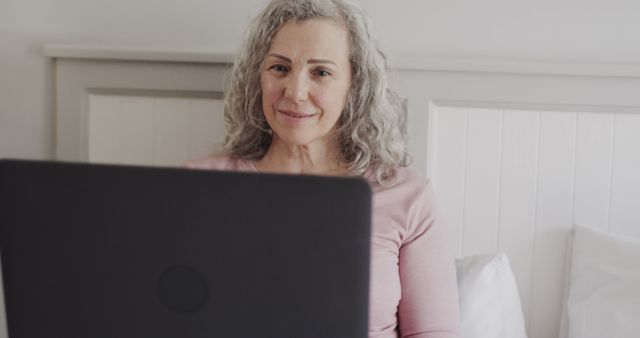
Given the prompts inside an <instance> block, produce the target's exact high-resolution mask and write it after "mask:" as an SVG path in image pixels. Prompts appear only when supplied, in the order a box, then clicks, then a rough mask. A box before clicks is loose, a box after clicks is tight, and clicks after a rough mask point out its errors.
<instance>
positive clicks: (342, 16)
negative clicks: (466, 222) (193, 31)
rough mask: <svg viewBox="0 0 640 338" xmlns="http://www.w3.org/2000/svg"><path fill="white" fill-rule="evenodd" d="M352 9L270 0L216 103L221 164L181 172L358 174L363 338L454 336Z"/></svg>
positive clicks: (382, 82) (433, 225) (363, 28)
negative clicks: (365, 196) (365, 188)
mask: <svg viewBox="0 0 640 338" xmlns="http://www.w3.org/2000/svg"><path fill="white" fill-rule="evenodd" d="M372 41H373V39H372V37H371V35H370V32H369V28H368V25H367V22H366V20H365V18H364V16H363V15H362V13H361V11H360V10H359V9H358V8H357V7H355V6H353V5H351V4H348V3H345V2H343V1H341V0H275V1H272V2H271V3H270V4H269V5H268V6H267V7H266V8H265V9H264V10H263V12H262V13H261V14H260V15H259V16H258V17H257V18H256V19H255V20H254V22H253V26H252V28H251V30H250V35H249V37H248V40H247V41H246V43H245V45H244V46H243V48H242V50H241V52H240V53H239V55H238V57H237V59H236V62H235V64H234V69H233V73H232V77H231V87H230V89H229V90H228V92H227V95H226V98H225V118H226V121H227V129H228V135H227V138H226V141H225V145H224V151H223V154H222V155H216V156H211V157H208V158H204V159H199V160H194V161H191V162H189V163H188V164H187V165H188V166H189V167H192V168H200V169H218V170H241V171H251V172H277V173H292V174H315V175H361V176H364V177H365V178H367V179H368V180H369V181H370V182H371V185H372V188H373V191H374V197H373V221H372V223H373V224H372V227H373V228H372V232H373V238H372V257H371V260H372V263H371V264H372V266H371V295H370V297H371V301H370V319H369V321H370V324H369V336H370V337H385V338H386V337H389V338H391V337H393V338H396V337H413V338H436V337H437V338H444V337H447V338H449V337H457V336H458V325H459V318H458V317H459V313H458V298H457V287H456V276H455V267H454V261H453V258H452V256H451V255H450V253H449V251H448V248H447V243H448V242H447V238H446V229H445V227H444V225H443V224H442V221H441V216H440V214H439V211H438V210H437V208H436V204H435V203H436V201H435V198H434V195H433V192H432V189H431V187H430V185H429V183H428V181H426V180H425V179H423V178H421V177H419V176H418V175H416V174H414V173H413V172H411V171H410V170H408V169H407V168H405V166H406V165H407V162H408V161H407V154H406V142H405V132H404V129H403V128H402V127H401V126H402V125H403V123H404V116H405V111H404V109H403V107H402V105H401V103H400V101H399V100H398V98H397V97H396V95H395V94H394V93H393V92H391V91H390V90H389V89H388V88H387V78H386V70H385V60H384V57H383V56H382V54H381V53H380V52H379V51H378V50H377V49H376V48H375V45H374V44H373V42H372Z"/></svg>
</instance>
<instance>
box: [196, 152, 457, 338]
mask: <svg viewBox="0 0 640 338" xmlns="http://www.w3.org/2000/svg"><path fill="white" fill-rule="evenodd" d="M186 165H187V167H189V168H194V169H209V170H231V171H246V172H257V169H256V166H255V164H254V163H253V162H251V161H247V160H242V159H237V158H231V157H229V156H223V155H217V156H210V157H207V158H203V159H197V160H192V161H189V162H187V164H186ZM396 175H397V177H396V181H395V183H394V184H393V185H391V186H388V187H383V186H381V185H380V184H377V183H375V181H373V180H371V179H370V180H369V181H370V182H371V187H372V190H373V215H372V247H371V278H370V292H371V294H370V303H369V337H370V338H374V337H375V338H399V337H400V338H409V337H411V338H454V337H458V332H459V321H460V320H459V307H458V291H457V284H456V272H455V265H454V260H453V256H452V255H451V253H450V251H449V248H448V244H449V243H448V239H447V230H446V228H445V225H444V224H443V221H442V215H441V213H440V211H439V209H438V207H437V202H436V199H435V195H434V193H433V189H432V188H431V185H430V183H429V181H428V180H426V179H424V178H422V177H420V176H419V175H417V174H415V173H414V172H412V171H411V170H409V169H407V168H398V169H397V172H396Z"/></svg>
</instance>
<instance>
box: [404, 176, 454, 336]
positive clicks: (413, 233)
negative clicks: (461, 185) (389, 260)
mask: <svg viewBox="0 0 640 338" xmlns="http://www.w3.org/2000/svg"><path fill="white" fill-rule="evenodd" d="M417 202H418V203H417V204H416V206H415V210H414V212H412V214H411V215H409V219H408V222H409V228H408V233H407V236H406V238H405V241H404V242H403V245H402V247H401V248H400V257H399V269H400V284H401V290H402V291H401V292H402V294H401V299H400V303H399V305H398V322H399V329H400V336H401V337H402V338H409V337H410V338H455V337H458V336H459V331H460V328H459V326H460V310H459V303H458V287H457V280H456V269H455V262H454V259H453V256H452V254H451V251H450V249H449V239H448V236H447V229H446V226H445V224H444V223H443V219H442V215H441V213H440V211H439V209H438V205H437V201H436V198H435V194H434V193H433V190H432V188H431V185H430V184H428V183H427V184H426V185H425V189H424V191H423V192H422V194H421V198H419V200H418V201H417Z"/></svg>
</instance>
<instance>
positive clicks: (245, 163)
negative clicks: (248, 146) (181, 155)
mask: <svg viewBox="0 0 640 338" xmlns="http://www.w3.org/2000/svg"><path fill="white" fill-rule="evenodd" d="M184 166H185V167H187V168H190V169H201V170H225V171H255V166H254V165H253V163H252V162H251V161H249V160H245V159H241V158H238V157H234V156H231V155H228V154H214V155H209V156H206V157H201V158H196V159H192V160H189V161H187V162H185V164H184Z"/></svg>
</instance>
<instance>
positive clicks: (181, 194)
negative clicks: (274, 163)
mask: <svg viewBox="0 0 640 338" xmlns="http://www.w3.org/2000/svg"><path fill="white" fill-rule="evenodd" d="M370 217H371V192H370V188H369V186H368V184H367V183H366V182H365V181H364V180H361V179H355V178H329V177H313V176H289V175H272V174H248V173H232V172H216V171H194V170H184V169H167V168H164V169H159V168H145V167H127V166H107V165H86V164H69V163H54V162H35V161H33V162H32V161H6V160H5V161H0V250H1V251H0V254H1V258H2V270H3V279H4V289H5V302H6V312H7V323H8V329H9V335H10V337H12V338H22V337H25V338H26V337H29V338H44V337H47V338H50V337H65V338H70V337H92V338H99V337H114V338H115V337H208V338H210V337H239V338H244V337H247V338H249V337H251V338H255V337H264V338H269V337H274V338H275V337H278V338H281V337H327V338H329V337H330V338H340V337H345V338H347V337H348V338H358V337H362V338H364V337H366V336H367V312H368V292H369V290H368V281H369V247H370Z"/></svg>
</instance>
